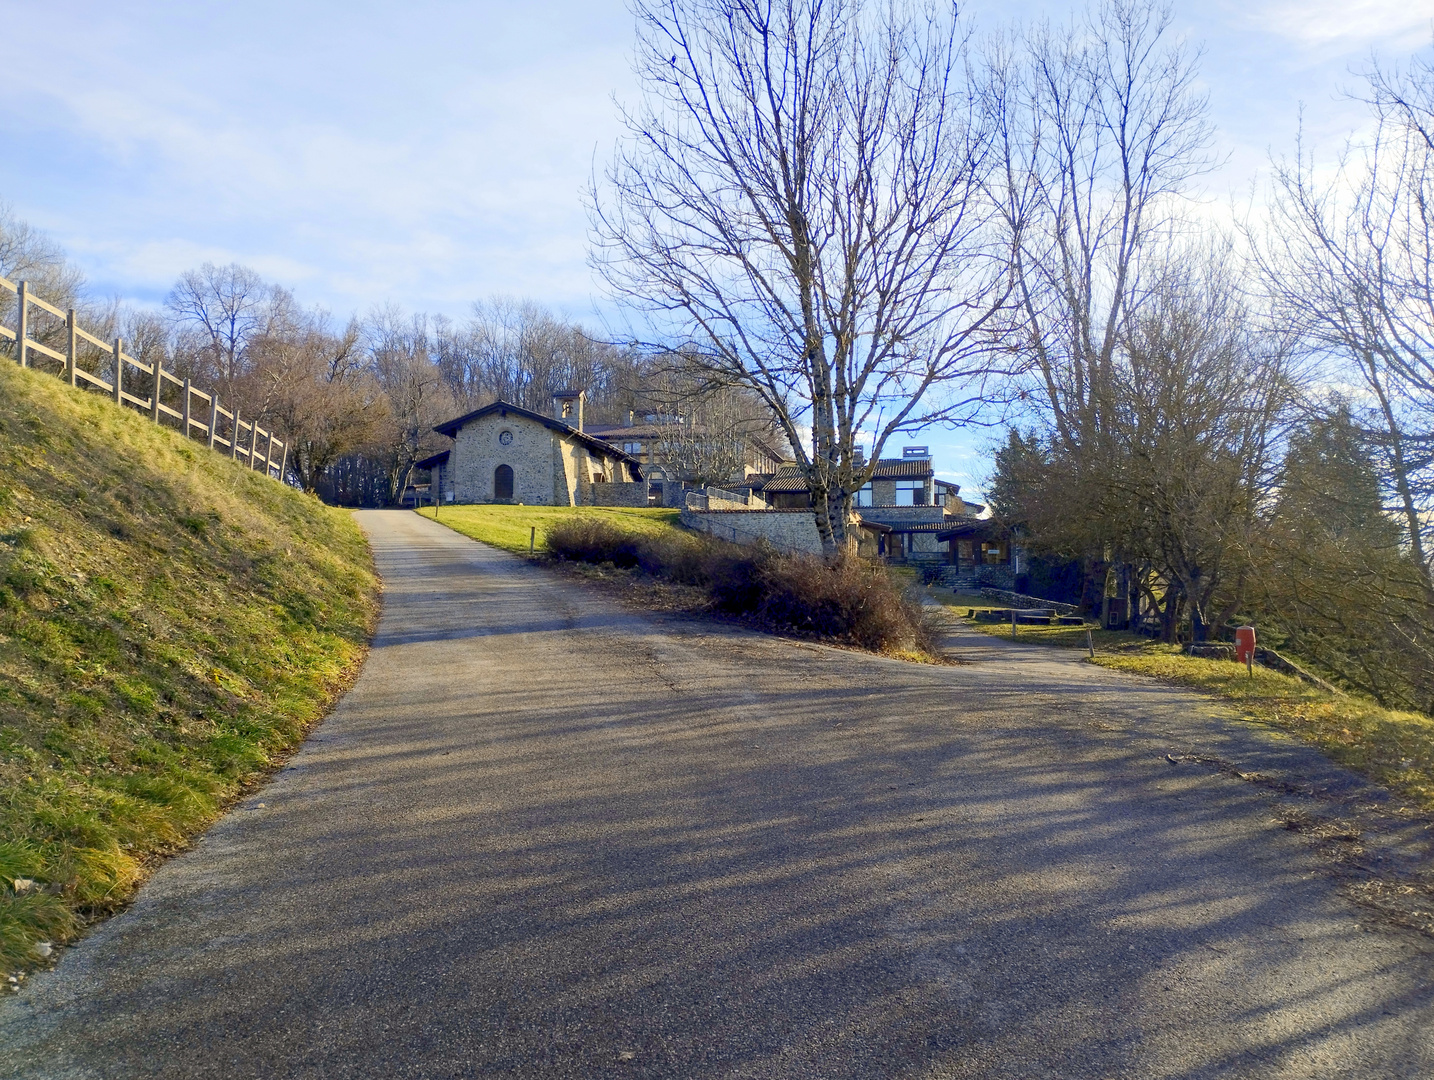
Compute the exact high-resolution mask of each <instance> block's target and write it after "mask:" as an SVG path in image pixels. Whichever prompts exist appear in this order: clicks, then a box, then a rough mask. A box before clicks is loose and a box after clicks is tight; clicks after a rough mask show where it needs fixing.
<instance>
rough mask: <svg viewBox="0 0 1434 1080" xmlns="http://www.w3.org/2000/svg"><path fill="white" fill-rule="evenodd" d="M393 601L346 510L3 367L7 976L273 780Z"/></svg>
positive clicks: (44, 379)
mask: <svg viewBox="0 0 1434 1080" xmlns="http://www.w3.org/2000/svg"><path fill="white" fill-rule="evenodd" d="M376 611H377V579H376V578H375V576H374V574H373V572H372V566H371V563H370V560H369V553H368V548H367V545H366V544H365V542H364V538H363V535H362V533H361V532H360V531H359V529H358V528H357V526H356V525H355V523H354V521H353V518H352V515H351V514H349V513H348V512H346V511H342V510H336V509H332V508H329V507H326V506H323V505H322V504H321V503H319V502H318V500H316V499H313V498H311V497H309V496H306V495H303V494H301V493H299V492H297V491H295V490H293V489H292V488H289V487H286V486H285V485H283V484H279V483H276V482H275V481H273V480H270V479H268V478H266V477H265V476H263V475H262V474H259V473H255V472H250V471H249V470H247V469H246V468H245V467H244V466H243V465H241V464H239V463H236V462H234V461H231V460H229V459H227V458H225V457H224V456H223V455H222V454H217V453H215V452H214V451H212V450H209V449H207V448H206V447H205V446H204V445H203V444H201V443H198V442H192V441H186V440H185V439H182V438H181V437H180V436H179V434H178V433H177V432H176V431H174V430H173V429H170V428H161V427H157V426H156V425H154V424H153V423H150V422H149V420H148V419H147V418H145V417H143V416H141V415H139V414H138V413H136V412H134V411H133V410H130V409H120V408H118V407H116V406H115V405H114V404H113V403H112V402H110V401H108V400H106V399H104V398H101V397H99V396H98V395H95V394H90V393H86V392H84V391H82V390H75V389H72V388H71V387H70V386H68V385H66V384H65V383H64V382H62V381H60V380H59V379H57V378H55V377H54V376H53V375H50V374H47V373H42V372H36V371H22V370H20V369H18V368H16V367H15V366H14V365H13V364H9V363H4V364H0V969H9V970H13V969H23V968H24V967H26V966H29V965H32V964H35V963H39V962H41V961H42V958H43V955H44V954H45V952H46V951H47V950H46V949H45V948H44V947H38V946H40V945H41V943H50V944H51V945H53V944H54V943H60V942H64V941H66V940H68V939H70V938H72V937H74V936H75V935H76V934H78V933H79V932H80V931H81V929H82V928H83V926H84V925H85V923H86V922H88V921H89V920H91V919H94V918H97V917H99V916H102V915H105V914H107V913H109V912H111V911H113V910H115V909H116V908H117V907H119V906H120V905H122V904H123V903H125V901H126V900H128V898H129V897H130V896H131V894H132V893H133V892H134V890H135V888H136V887H137V886H138V885H139V883H140V882H141V881H143V880H144V878H145V877H146V876H148V874H149V873H150V872H151V871H152V870H153V868H154V867H155V866H156V865H157V864H158V862H159V860H160V859H161V858H162V857H163V856H165V855H167V854H170V853H172V852H174V851H176V850H179V849H180V848H182V847H183V846H184V845H185V844H186V843H187V842H188V840H189V838H190V837H192V836H193V835H194V834H195V833H197V832H198V831H200V830H202V829H203V828H204V827H205V826H206V825H208V824H209V823H210V822H211V821H213V820H214V818H215V817H216V816H217V815H218V814H219V813H220V812H221V811H222V810H223V808H224V807H225V806H226V805H228V804H229V803H230V802H232V801H233V800H234V799H235V798H236V797H237V796H238V795H239V794H240V793H241V792H242V791H243V790H245V789H246V787H248V786H249V785H251V784H253V783H255V782H256V781H258V780H260V779H262V778H263V777H264V776H265V775H267V773H268V772H269V771H270V770H271V769H272V768H273V767H274V766H275V765H276V764H277V763H278V762H280V761H281V760H282V759H283V758H284V756H285V755H286V754H287V753H288V752H290V751H291V750H292V749H293V748H294V747H296V746H297V745H298V744H299V742H300V741H301V740H302V739H303V737H304V734H305V733H306V732H307V731H308V729H309V727H310V726H311V725H312V724H313V723H314V722H315V721H316V720H318V719H319V718H320V717H322V716H323V714H324V712H325V711H326V710H327V708H328V707H329V705H330V704H331V703H332V702H333V700H334V699H335V697H336V696H337V695H338V694H339V693H341V692H342V691H343V690H344V689H345V688H346V687H347V686H348V685H350V683H351V682H352V679H353V677H354V676H355V674H356V673H357V671H358V667H359V665H360V664H361V662H362V660H363V657H364V654H365V650H366V647H367V641H368V633H369V628H370V626H371V624H372V621H373V619H374V618H375V615H376Z"/></svg>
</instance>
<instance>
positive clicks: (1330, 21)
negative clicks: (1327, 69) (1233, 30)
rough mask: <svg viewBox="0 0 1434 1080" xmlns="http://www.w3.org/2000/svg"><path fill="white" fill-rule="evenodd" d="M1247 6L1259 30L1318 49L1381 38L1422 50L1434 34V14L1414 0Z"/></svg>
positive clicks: (1285, 0)
mask: <svg viewBox="0 0 1434 1080" xmlns="http://www.w3.org/2000/svg"><path fill="white" fill-rule="evenodd" d="M1246 10H1247V11H1248V18H1249V20H1250V21H1251V22H1252V23H1253V24H1254V25H1256V26H1258V27H1259V28H1260V29H1262V30H1266V31H1268V32H1270V33H1272V34H1278V35H1280V36H1281V37H1285V38H1288V39H1289V40H1291V41H1295V42H1298V43H1299V44H1300V45H1303V46H1305V47H1306V48H1314V49H1326V48H1329V47H1331V46H1333V47H1337V48H1338V49H1340V50H1341V51H1348V50H1349V49H1350V47H1351V46H1358V45H1361V44H1362V45H1369V44H1374V43H1381V42H1382V43H1388V44H1390V45H1391V46H1393V45H1396V44H1398V45H1405V46H1407V47H1409V48H1417V47H1419V46H1420V45H1427V44H1428V43H1429V39H1430V35H1431V33H1434V14H1431V12H1430V11H1429V10H1428V9H1427V8H1424V7H1423V6H1422V5H1421V4H1419V3H1412V2H1411V0H1297V2H1291V0H1281V2H1277V3H1271V4H1266V5H1265V6H1264V7H1258V6H1256V7H1254V8H1251V9H1246Z"/></svg>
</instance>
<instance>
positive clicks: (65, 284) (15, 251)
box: [0, 202, 84, 355]
mask: <svg viewBox="0 0 1434 1080" xmlns="http://www.w3.org/2000/svg"><path fill="white" fill-rule="evenodd" d="M0 277H6V278H9V279H10V280H11V281H17V282H18V281H28V282H29V283H30V286H31V288H33V289H34V291H35V293H36V294H37V295H38V296H40V297H41V298H42V299H44V300H45V301H47V302H49V303H51V304H54V305H55V306H56V307H59V308H61V309H64V308H66V307H72V306H76V305H78V304H79V303H80V299H81V291H82V290H83V288H84V275H82V274H81V273H80V272H79V270H78V269H76V268H75V267H74V266H72V265H70V263H69V262H68V261H67V260H66V258H65V253H64V250H63V249H62V248H61V247H60V245H59V244H57V243H56V242H55V241H54V240H53V239H51V238H50V237H49V236H47V235H46V234H45V233H43V232H41V231H40V230H39V229H36V228H34V227H33V226H32V225H30V224H29V223H28V222H25V221H21V220H20V219H19V218H17V217H16V216H15V212H14V210H13V209H12V208H11V207H10V205H9V204H8V203H3V202H0ZM35 315H36V316H38V317H37V318H36V319H35V323H34V325H32V327H31V338H32V339H33V340H35V341H38V342H40V343H41V344H42V345H48V346H49V347H50V348H52V349H56V348H62V347H63V336H64V327H63V323H61V322H59V321H58V320H55V319H52V318H49V317H48V316H46V315H45V314H44V312H42V311H38V310H37V311H36V313H35ZM0 323H3V324H4V325H6V326H9V327H12V328H13V327H14V325H15V297H14V296H13V295H12V294H11V293H10V292H9V291H8V290H5V289H0ZM13 348H14V346H13V344H12V343H11V342H8V341H0V352H3V353H5V354H7V355H13Z"/></svg>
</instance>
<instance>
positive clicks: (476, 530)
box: [419, 505, 678, 555]
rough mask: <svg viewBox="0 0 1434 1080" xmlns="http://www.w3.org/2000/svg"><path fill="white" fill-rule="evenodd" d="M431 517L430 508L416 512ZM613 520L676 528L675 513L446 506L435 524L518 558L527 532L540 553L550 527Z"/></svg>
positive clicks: (641, 528)
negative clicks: (575, 520) (583, 519)
mask: <svg viewBox="0 0 1434 1080" xmlns="http://www.w3.org/2000/svg"><path fill="white" fill-rule="evenodd" d="M419 513H421V514H422V515H423V516H424V517H430V518H431V517H433V508H432V507H428V506H426V507H424V508H423V509H422V510H420V511H419ZM577 516H583V517H600V518H612V519H613V520H615V521H617V522H619V523H620V524H621V525H622V526H623V527H624V528H625V529H628V530H630V531H632V532H646V533H657V532H661V531H663V530H665V529H671V528H676V527H677V517H678V511H676V510H663V509H656V508H643V509H636V508H634V509H628V508H626V507H620V506H499V505H493V506H445V507H442V508H440V509H439V511H438V521H439V522H440V523H441V524H443V525H447V526H448V527H449V528H450V529H453V530H455V531H456V532H461V533H462V534H463V535H464V536H471V537H472V538H473V539H474V540H481V541H483V543H485V544H492V545H493V546H494V547H500V548H503V549H504V550H506V551H511V552H514V553H515V554H518V555H526V554H527V553H528V542H529V538H530V536H531V535H532V534H531V533H530V531H529V530H531V529H533V528H536V529H537V530H538V533H537V549H538V551H542V550H543V533H544V532H545V531H546V530H547V529H548V527H549V526H551V525H555V524H556V523H557V522H559V521H567V520H570V519H572V518H573V517H577Z"/></svg>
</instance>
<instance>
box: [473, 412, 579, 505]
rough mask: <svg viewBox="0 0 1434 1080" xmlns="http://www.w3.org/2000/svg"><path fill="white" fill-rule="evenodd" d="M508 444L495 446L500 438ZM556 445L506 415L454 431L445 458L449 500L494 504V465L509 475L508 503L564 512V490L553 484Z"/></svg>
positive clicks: (541, 430) (538, 429) (541, 431)
mask: <svg viewBox="0 0 1434 1080" xmlns="http://www.w3.org/2000/svg"><path fill="white" fill-rule="evenodd" d="M504 431H508V432H511V433H512V435H513V439H512V441H511V442H510V443H508V444H507V445H506V446H505V445H503V444H502V443H501V442H499V436H500V435H501V434H502V432H504ZM558 442H559V439H558V437H557V435H556V433H555V432H553V431H551V430H549V429H548V428H546V427H544V426H543V425H542V424H539V423H536V422H534V421H532V420H529V419H527V418H526V417H522V416H517V415H514V414H512V413H510V414H509V415H508V416H506V417H504V416H500V415H499V414H498V413H491V414H489V415H488V416H484V417H481V418H479V419H478V420H475V421H473V422H472V423H470V424H465V425H464V426H463V427H462V428H460V429H459V431H458V434H457V436H456V437H455V438H454V440H453V452H452V453H451V454H450V455H449V457H448V463H449V467H450V468H451V469H452V471H453V494H454V499H455V501H457V502H460V503H482V502H492V501H493V500H494V493H493V480H494V473H495V471H496V470H497V468H498V466H499V465H507V466H509V467H510V468H511V469H512V470H513V501H514V502H520V503H526V504H528V505H530V506H552V505H555V504H556V505H559V506H567V505H569V500H568V499H567V498H562V499H561V501H560V500H559V498H557V497H555V496H557V495H559V494H560V493H561V494H566V492H565V490H564V489H565V488H566V485H561V486H560V484H559V483H555V479H556V477H559V476H561V475H562V468H563V462H562V460H561V458H560V456H559V455H558V454H557V453H556V452H555V451H556V450H557V446H556V445H555V444H557V443H558Z"/></svg>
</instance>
